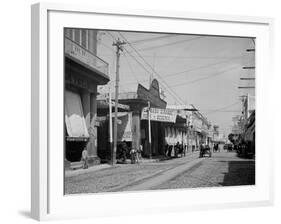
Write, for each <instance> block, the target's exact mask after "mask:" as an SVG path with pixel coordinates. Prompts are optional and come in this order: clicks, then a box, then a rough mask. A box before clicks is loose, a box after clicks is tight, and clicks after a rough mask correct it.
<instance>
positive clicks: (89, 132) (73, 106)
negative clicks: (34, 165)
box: [64, 34, 109, 166]
mask: <svg viewBox="0 0 281 224" xmlns="http://www.w3.org/2000/svg"><path fill="white" fill-rule="evenodd" d="M89 35H90V34H89ZM91 35H92V34H91ZM89 46H90V45H89ZM100 65H102V66H100ZM107 69H108V64H107V63H106V62H104V61H103V60H101V59H99V58H98V57H97V56H96V55H95V54H93V52H92V51H90V50H88V49H86V48H84V47H82V46H81V45H79V44H78V43H77V42H75V41H73V40H72V39H69V38H68V37H67V36H66V37H65V92H64V102H65V105H64V106H65V107H64V110H65V113H64V114H65V159H66V163H65V165H66V166H71V165H72V164H74V163H77V162H79V161H80V160H81V154H82V151H83V149H86V150H87V152H88V156H89V165H92V164H98V163H99V162H100V159H99V157H98V155H97V99H96V97H97V94H98V92H97V86H98V85H104V84H106V83H107V82H108V81H109V77H108V75H107Z"/></svg>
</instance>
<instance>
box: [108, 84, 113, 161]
mask: <svg viewBox="0 0 281 224" xmlns="http://www.w3.org/2000/svg"><path fill="white" fill-rule="evenodd" d="M110 85H111V83H109V147H110V158H113V144H112V99H111V86H110ZM111 161H112V159H111Z"/></svg>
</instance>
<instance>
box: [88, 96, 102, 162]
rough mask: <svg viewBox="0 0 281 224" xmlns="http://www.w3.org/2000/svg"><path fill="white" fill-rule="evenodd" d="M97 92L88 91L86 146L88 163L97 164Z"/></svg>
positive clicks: (98, 159)
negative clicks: (88, 107)
mask: <svg viewBox="0 0 281 224" xmlns="http://www.w3.org/2000/svg"><path fill="white" fill-rule="evenodd" d="M96 96H97V94H96V93H90V128H89V135H90V139H89V145H90V147H89V148H88V155H89V163H90V164H93V165H95V164H99V163H100V158H99V157H98V151H97V141H98V136H97V123H96V119H97V98H96Z"/></svg>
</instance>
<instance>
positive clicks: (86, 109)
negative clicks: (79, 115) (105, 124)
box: [81, 90, 91, 153]
mask: <svg viewBox="0 0 281 224" xmlns="http://www.w3.org/2000/svg"><path fill="white" fill-rule="evenodd" d="M81 98H82V107H83V114H84V117H85V122H86V126H87V130H88V132H89V134H90V125H91V113H90V92H89V91H87V90H83V92H82V97H81ZM86 148H87V151H88V153H89V152H90V150H91V144H90V141H88V142H87V145H86Z"/></svg>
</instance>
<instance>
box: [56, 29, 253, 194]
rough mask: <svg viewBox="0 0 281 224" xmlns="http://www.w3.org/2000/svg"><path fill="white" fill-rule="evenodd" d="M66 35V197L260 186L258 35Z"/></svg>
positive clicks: (92, 32)
mask: <svg viewBox="0 0 281 224" xmlns="http://www.w3.org/2000/svg"><path fill="white" fill-rule="evenodd" d="M63 38H64V54H63V55H64V114H63V115H62V116H64V124H63V125H64V138H65V139H64V170H63V171H61V172H64V194H65V195H73V194H89V193H106V192H129V191H148V190H149V191H152V190H153V191H154V190H179V189H188V188H193V189H194V188H198V189H200V188H210V187H216V188H219V187H229V186H245V185H255V183H256V179H255V175H256V172H255V170H256V169H255V95H256V94H255V41H256V40H255V38H254V37H244V36H243V37H240V36H212V35H200V34H193V33H191V34H186V33H156V32H155V33H154V32H140V31H138V32H135V31H126V30H125V31H124V30H120V31H119V30H102V29H100V30H98V29H84V28H73V27H67V28H64V37H63ZM58 172H60V171H58ZM218 191H219V189H218Z"/></svg>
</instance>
